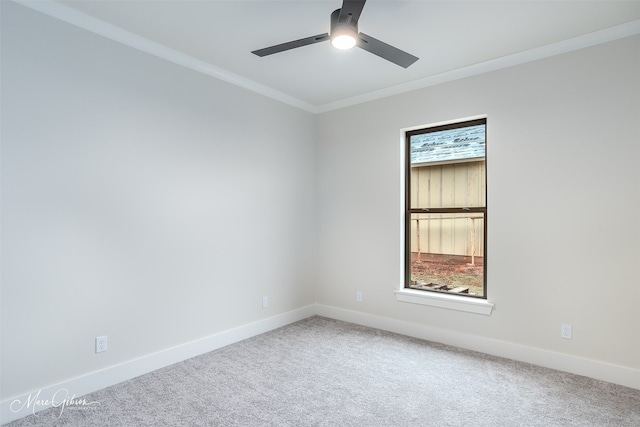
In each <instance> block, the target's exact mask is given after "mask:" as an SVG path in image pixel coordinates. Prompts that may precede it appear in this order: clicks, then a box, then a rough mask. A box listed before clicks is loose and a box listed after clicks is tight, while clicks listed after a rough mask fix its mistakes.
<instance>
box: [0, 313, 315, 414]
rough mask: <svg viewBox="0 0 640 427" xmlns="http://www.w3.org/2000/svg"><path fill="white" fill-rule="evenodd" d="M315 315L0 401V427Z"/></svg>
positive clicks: (280, 319)
mask: <svg viewBox="0 0 640 427" xmlns="http://www.w3.org/2000/svg"><path fill="white" fill-rule="evenodd" d="M315 314H316V313H315V306H314V305H308V306H305V307H302V308H299V309H296V310H293V311H289V312H286V313H282V314H279V315H276V316H272V317H268V318H266V319H263V320H259V321H257V322H253V323H249V324H247V325H243V326H239V327H237V328H234V329H230V330H227V331H223V332H220V333H217V334H214V335H211V336H208V337H205V338H201V339H199V340H195V341H191V342H188V343H185V344H181V345H178V346H175V347H172V348H168V349H166V350H162V351H159V352H157V353H153V354H149V355H147V356H143V357H140V358H137V359H133V360H130V361H127V362H124V363H121V364H118V365H115V366H110V367H108V368H105V369H102V370H100V371H95V372H91V373H88V374H86V375H82V376H80V377H77V378H73V379H70V380H67V381H63V382H61V383H58V384H53V385H50V386H47V387H43V388H42V389H40V390H35V391H33V392H31V393H29V394H25V395H22V396H15V397H13V398H11V399H7V400H5V401H2V402H0V424H5V423H9V422H11V421H14V420H17V419H20V418H23V417H26V416H29V415H31V414H34V413H36V412H38V411H41V410H44V409H47V408H50V407H52V406H56V407H59V408H60V409H64V405H65V402H71V400H75V399H78V398H80V397H81V396H84V395H86V394H89V393H92V392H95V391H98V390H100V389H103V388H105V387H109V386H112V385H115V384H118V383H120V382H123V381H126V380H129V379H132V378H135V377H137V376H140V375H143V374H146V373H149V372H152V371H155V370H156V369H160V368H163V367H165V366H169V365H172V364H174V363H178V362H181V361H183V360H186V359H190V358H192V357H195V356H199V355H201V354H204V353H207V352H209V351H212V350H216V349H218V348H221V347H224V346H226V345H229V344H233V343H235V342H238V341H242V340H244V339H247V338H251V337H253V336H256V335H259V334H262V333H264V332H268V331H270V330H272V329H276V328H279V327H282V326H285V325H288V324H290V323H293V322H297V321H299V320H302V319H306V318H307V317H310V316H313V315H315ZM72 396H75V397H72ZM73 403H74V402H72V403H71V404H73ZM89 403H91V402H87V404H89Z"/></svg>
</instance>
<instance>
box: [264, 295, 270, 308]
mask: <svg viewBox="0 0 640 427" xmlns="http://www.w3.org/2000/svg"><path fill="white" fill-rule="evenodd" d="M267 307H269V297H262V308H267Z"/></svg>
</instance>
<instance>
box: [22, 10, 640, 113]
mask: <svg viewBox="0 0 640 427" xmlns="http://www.w3.org/2000/svg"><path fill="white" fill-rule="evenodd" d="M13 1H14V2H15V3H18V4H20V5H23V6H26V7H29V8H31V9H33V10H36V11H38V12H41V13H44V14H46V15H49V16H52V17H54V18H57V19H60V20H61V21H64V22H67V23H69V24H71V25H75V26H77V27H80V28H83V29H85V30H87V31H91V32H92V33H95V34H99V35H101V36H103V37H106V38H109V39H111V40H114V41H116V42H119V43H122V44H124V45H126V46H129V47H132V48H134V49H138V50H141V51H143V52H146V53H149V54H151V55H154V56H157V57H159V58H163V59H165V60H167V61H170V62H173V63H175V64H178V65H181V66H184V67H187V68H190V69H192V70H194V71H197V72H200V73H203V74H206V75H208V76H211V77H214V78H217V79H219V80H222V81H225V82H227V83H230V84H233V85H236V86H239V87H241V88H244V89H247V90H250V91H252V92H255V93H258V94H261V95H264V96H267V97H269V98H272V99H275V100H277V101H280V102H283V103H285V104H288V105H291V106H293V107H296V108H299V109H301V110H304V111H307V112H309V113H313V114H319V113H325V112H329V111H333V110H339V109H341V108H346V107H350V106H354V105H357V104H362V103H365V102H370V101H375V100H378V99H382V98H386V97H389V96H393V95H400V94H403V93H407V92H411V91H414V90H418V89H424V88H427V87H431V86H436V85H439V84H442V83H447V82H451V81H454V80H459V79H464V78H467V77H472V76H476V75H478V74H484V73H488V72H491V71H496V70H501V69H503V68H508V67H512V66H514V65H520V64H524V63H527V62H532V61H537V60H539V59H544V58H548V57H551V56H555V55H560V54H563V53H567V52H571V51H574V50H578V49H584V48H586V47H590V46H595V45H599V44H602V43H607V42H610V41H614V40H618V39H622V38H625V37H631V36H634V35H637V34H640V19H638V20H635V21H631V22H627V23H625V24H621V25H616V26H614V27H610V28H606V29H604V30H600V31H594V32H592V33H588V34H584V35H581V36H577V37H573V38H570V39H567V40H563V41H560V42H557V43H552V44H549V45H545V46H541V47H537V48H534V49H529V50H526V51H523V52H518V53H514V54H512V55H507V56H503V57H500V58H495V59H492V60H489V61H485V62H480V63H478V64H474V65H470V66H468V67H463V68H458V69H455V70H451V71H447V72H444V73H440V74H435V75H432V76H429V77H425V78H422V79H418V80H414V81H411V82H408V83H403V84H399V85H395V86H391V87H388V88H384V89H380V90H376V91H373V92H368V93H365V94H362V95H357V96H354V97H350V98H345V99H342V100H339V101H335V102H330V103H326V104H322V105H313V104H310V103H308V102H305V101H303V100H301V99H298V98H295V97H293V96H291V95H287V94H286V93H284V92H280V91H278V90H276V89H273V88H271V87H269V86H266V85H263V84H261V83H258V82H256V81H254V80H251V79H247V78H245V77H242V76H240V75H238V74H235V73H232V72H230V71H228V70H225V69H224V68H221V67H217V66H215V65H213V64H210V63H208V62H205V61H201V60H199V59H196V58H194V57H192V56H189V55H186V54H184V53H182V52H179V51H177V50H174V49H171V48H169V47H167V46H164V45H162V44H160V43H156V42H153V41H151V40H149V39H146V38H144V37H141V36H138V35H137V34H134V33H131V32H129V31H126V30H124V29H122V28H120V27H117V26H115V25H112V24H109V23H107V22H104V21H102V20H99V19H97V18H94V17H92V16H90V15H87V14H85V13H82V12H80V11H77V10H75V9H73V8H71V7H69V6H66V5H64V4H61V3H58V2H56V1H53V0H47V1H28V0H13Z"/></svg>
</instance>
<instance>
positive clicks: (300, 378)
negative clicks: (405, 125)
mask: <svg viewBox="0 0 640 427" xmlns="http://www.w3.org/2000/svg"><path fill="white" fill-rule="evenodd" d="M86 398H87V401H97V402H100V405H99V406H98V405H96V406H92V407H84V408H83V407H81V406H79V407H77V408H67V409H65V411H64V412H63V414H62V415H61V416H60V414H59V412H60V411H59V409H50V410H47V411H43V412H39V413H38V414H37V416H29V417H27V418H24V419H21V420H18V421H15V422H13V423H10V424H8V425H9V426H11V427H18V426H32V425H38V426H59V425H60V426H62V425H64V426H127V427H129V426H296V427H297V426H367V427H372V426H640V390H635V389H631V388H626V387H622V386H617V385H613V384H609V383H605V382H602V381H596V380H593V379H589V378H585V377H581V376H577V375H572V374H568V373H563V372H558V371H554V370H550V369H545V368H540V367H537V366H533V365H529V364H525V363H520V362H514V361H511V360H507V359H501V358H497V357H492V356H487V355H484V354H481V353H475V352H470V351H466V350H461V349H458V348H454V347H449V346H445V345H441V344H435V343H432V342H427V341H421V340H418V339H413V338H408V337H405V336H401V335H397V334H392V333H388V332H383V331H379V330H376V329H371V328H367V327H362V326H358V325H354V324H350V323H344V322H339V321H336V320H331V319H326V318H323V317H311V318H309V319H305V320H303V321H300V322H297V323H294V324H291V325H288V326H285V327H283V328H280V329H277V330H274V331H271V332H268V333H266V334H263V335H260V336H257V337H253V338H251V339H248V340H245V341H242V342H239V343H236V344H233V345H230V346H228V347H225V348H222V349H219V350H216V351H213V352H210V353H207V354H205V355H202V356H199V357H196V358H193V359H190V360H187V361H184V362H181V363H178V364H175V365H172V366H169V367H167V368H163V369H160V370H158V371H155V372H152V373H150V374H147V375H143V376H141V377H138V378H134V379H132V380H130V381H126V382H124V383H121V384H118V385H115V386H113V387H109V388H107V389H104V390H100V391H98V392H96V393H92V394H91V395H88V396H86Z"/></svg>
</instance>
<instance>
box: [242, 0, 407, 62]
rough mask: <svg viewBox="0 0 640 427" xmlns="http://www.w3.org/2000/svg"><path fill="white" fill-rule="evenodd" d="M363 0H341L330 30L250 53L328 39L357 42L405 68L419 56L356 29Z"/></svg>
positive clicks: (340, 45)
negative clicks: (340, 5)
mask: <svg viewBox="0 0 640 427" xmlns="http://www.w3.org/2000/svg"><path fill="white" fill-rule="evenodd" d="M365 3H366V0H343V2H342V7H341V8H340V9H336V10H334V11H333V13H332V14H331V32H330V33H324V34H318V35H317V36H311V37H306V38H304V39H299V40H294V41H290V42H287V43H282V44H277V45H275V46H270V47H265V48H264V49H258V50H254V51H253V52H251V53H253V54H256V55H258V56H260V57H262V56H267V55H273V54H274V53H278V52H284V51H285V50H290V49H295V48H297V47H302V46H307V45H310V44H314V43H319V42H323V41H327V40H331V45H332V46H333V47H335V48H337V49H351V48H352V47H354V46H358V47H359V48H361V49H364V50H366V51H367V52H370V53H373V54H374V55H377V56H379V57H380V58H383V59H386V60H387V61H391V62H393V63H394V64H397V65H399V66H401V67H404V68H407V67H409V66H410V65H411V64H413V63H414V62H416V61H417V60H418V57H416V56H413V55H411V54H409V53H407V52H405V51H402V50H400V49H398V48H396V47H393V46H391V45H389V44H386V43H384V42H382V41H380V40H378V39H375V38H373V37H371V36H369V35H367V34H365V33H358V19H359V18H360V14H361V13H362V9H363V8H364V4H365Z"/></svg>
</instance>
